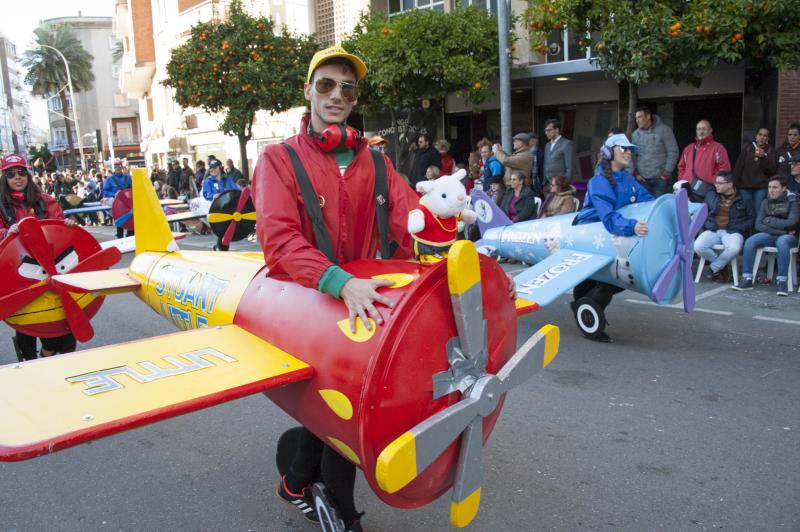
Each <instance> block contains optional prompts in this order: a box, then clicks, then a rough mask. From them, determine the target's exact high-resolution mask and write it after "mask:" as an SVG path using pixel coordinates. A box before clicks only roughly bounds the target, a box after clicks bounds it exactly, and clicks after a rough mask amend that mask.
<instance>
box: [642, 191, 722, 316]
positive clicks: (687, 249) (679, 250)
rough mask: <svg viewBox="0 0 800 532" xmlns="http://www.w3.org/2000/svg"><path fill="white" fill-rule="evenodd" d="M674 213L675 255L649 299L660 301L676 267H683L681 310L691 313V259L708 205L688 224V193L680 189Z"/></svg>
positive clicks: (701, 208)
mask: <svg viewBox="0 0 800 532" xmlns="http://www.w3.org/2000/svg"><path fill="white" fill-rule="evenodd" d="M675 212H676V215H677V219H678V236H679V241H678V243H677V244H676V245H675V255H673V256H672V258H671V259H670V261H669V262H668V263H667V266H666V268H664V271H663V272H661V275H660V276H659V277H658V279H657V280H656V282H655V284H654V285H653V291H652V294H651V296H650V297H651V298H652V299H653V300H654V301H660V300H661V298H662V297H664V294H665V293H666V291H667V288H669V285H670V284H671V283H672V279H673V278H674V277H675V274H676V272H677V269H678V265H679V264H680V265H682V266H683V274H682V282H683V310H684V311H686V312H691V311H693V310H694V303H695V301H694V300H695V290H694V279H692V257H693V255H694V238H695V237H696V236H697V233H698V232H700V229H701V228H702V227H703V223H704V222H705V221H706V217H707V216H708V205H706V204H705V203H703V204H702V206H701V207H700V208H699V209H698V210H697V211H696V212H695V213H694V216H693V217H692V220H691V224H690V223H689V193H688V192H687V191H686V189H685V188H682V189H681V190H679V191H678V193H677V194H676V195H675Z"/></svg>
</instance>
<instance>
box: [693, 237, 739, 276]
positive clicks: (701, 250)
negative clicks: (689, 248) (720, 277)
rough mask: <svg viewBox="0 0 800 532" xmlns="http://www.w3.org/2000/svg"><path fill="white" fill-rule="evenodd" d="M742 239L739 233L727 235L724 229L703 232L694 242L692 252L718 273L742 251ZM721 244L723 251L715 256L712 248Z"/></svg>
mask: <svg viewBox="0 0 800 532" xmlns="http://www.w3.org/2000/svg"><path fill="white" fill-rule="evenodd" d="M743 243H744V237H743V236H742V235H740V234H739V233H729V232H727V231H726V230H725V229H718V230H717V231H703V232H702V233H700V236H698V237H697V240H695V241H694V252H695V253H697V254H698V255H700V256H701V257H703V258H704V259H706V262H708V263H709V265H710V266H711V270H712V271H714V272H718V271H720V270H721V269H722V268H724V267H725V266H727V265H728V263H729V262H730V261H732V260H736V255H738V254H739V252H740V251H741V250H742V244H743ZM717 244H722V245H723V246H725V249H724V250H722V252H721V253H720V254H719V256H718V255H717V253H716V251H714V250H713V249H711V247H712V246H715V245H717Z"/></svg>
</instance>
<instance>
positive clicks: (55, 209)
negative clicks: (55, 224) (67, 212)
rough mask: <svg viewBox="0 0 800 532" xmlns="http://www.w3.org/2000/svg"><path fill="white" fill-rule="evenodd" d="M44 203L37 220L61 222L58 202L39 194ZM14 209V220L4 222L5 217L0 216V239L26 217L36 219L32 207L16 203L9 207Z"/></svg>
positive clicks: (61, 214)
mask: <svg viewBox="0 0 800 532" xmlns="http://www.w3.org/2000/svg"><path fill="white" fill-rule="evenodd" d="M39 197H40V198H41V199H42V200H43V201H44V213H43V214H42V216H40V217H39V218H40V219H42V220H53V219H56V220H63V219H64V211H62V210H61V207H59V206H58V202H57V201H56V200H55V198H53V196H51V195H50V194H40V196H39ZM10 207H11V208H13V209H14V215H15V217H16V220H13V221H9V220H6V218H5V216H2V215H0V239H2V238H5V237H6V235H7V234H8V229H9V228H10V227H11V226H12V225H13V224H15V223H16V222H19V221H20V220H22V219H23V218H25V217H27V216H33V217H36V211H35V210H34V208H33V207H30V208H27V209H26V208H25V207H24V206H23V205H22V204H21V203H17V202H16V201H15V202H13V203H12V204H11V205H10Z"/></svg>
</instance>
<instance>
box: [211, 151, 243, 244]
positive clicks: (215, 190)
mask: <svg viewBox="0 0 800 532" xmlns="http://www.w3.org/2000/svg"><path fill="white" fill-rule="evenodd" d="M238 188H239V187H237V186H236V183H234V181H233V179H231V178H230V177H229V176H225V175H223V174H222V163H221V162H219V160H218V159H211V161H209V163H208V177H206V178H205V180H204V181H203V197H204V198H205V199H207V200H208V201H214V198H216V197H217V196H219V195H220V194H222V193H223V192H225V191H226V190H237V189H238ZM214 251H228V246H226V245H225V244H223V243H222V237H219V238H217V243H216V245H215V246H214Z"/></svg>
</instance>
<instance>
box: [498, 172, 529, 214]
mask: <svg viewBox="0 0 800 532" xmlns="http://www.w3.org/2000/svg"><path fill="white" fill-rule="evenodd" d="M526 176H527V174H525V173H522V172H519V171H516V170H515V171H514V172H511V187H510V188H509V189H508V190H506V193H505V194H504V195H503V200H502V202H501V203H500V208H501V209H503V212H505V213H506V214H507V215H508V217H509V218H510V219H511V221H512V222H524V221H525V220H532V219H534V218H536V195H535V194H534V193H533V190H531V189H530V187H526V186H525V177H526Z"/></svg>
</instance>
